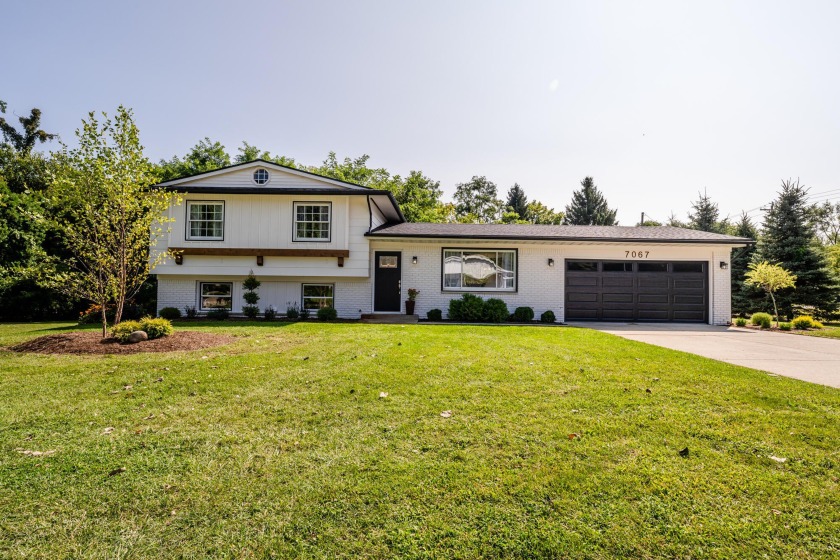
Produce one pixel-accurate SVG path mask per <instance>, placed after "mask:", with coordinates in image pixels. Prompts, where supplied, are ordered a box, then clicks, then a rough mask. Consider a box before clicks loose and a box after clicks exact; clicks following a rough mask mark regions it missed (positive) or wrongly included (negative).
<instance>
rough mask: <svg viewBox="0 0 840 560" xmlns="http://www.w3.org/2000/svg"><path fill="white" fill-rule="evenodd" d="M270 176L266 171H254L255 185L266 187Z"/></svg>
mask: <svg viewBox="0 0 840 560" xmlns="http://www.w3.org/2000/svg"><path fill="white" fill-rule="evenodd" d="M269 179H270V176H269V174H268V171H266V170H265V169H257V170H256V171H254V183H256V184H257V185H265V184H266V183H268V180H269Z"/></svg>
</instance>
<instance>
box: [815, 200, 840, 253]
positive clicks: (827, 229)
mask: <svg viewBox="0 0 840 560" xmlns="http://www.w3.org/2000/svg"><path fill="white" fill-rule="evenodd" d="M811 215H812V219H813V221H814V225H815V227H816V229H817V235H819V237H820V239H821V240H822V241H823V243H825V244H826V245H837V244H838V243H840V202H836V203H831V202H823V203H822V204H815V205H814V206H812V208H811Z"/></svg>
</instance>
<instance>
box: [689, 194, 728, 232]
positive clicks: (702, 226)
mask: <svg viewBox="0 0 840 560" xmlns="http://www.w3.org/2000/svg"><path fill="white" fill-rule="evenodd" d="M699 197H700V198H698V199H697V201H696V202H692V203H691V209H692V210H693V211H694V213H693V214H692V213H689V214H688V227H690V228H691V229H699V230H700V231H710V232H713V233H721V232H722V231H723V229H724V228H725V223H722V222H720V221H718V216H719V215H720V210H719V209H718V205H717V203H715V202H712V199H711V198H709V195H708V194H706V192H705V191H703V194H699Z"/></svg>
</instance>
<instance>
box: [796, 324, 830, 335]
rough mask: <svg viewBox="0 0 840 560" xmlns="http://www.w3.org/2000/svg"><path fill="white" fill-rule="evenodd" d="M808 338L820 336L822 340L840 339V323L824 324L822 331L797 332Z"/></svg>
mask: <svg viewBox="0 0 840 560" xmlns="http://www.w3.org/2000/svg"><path fill="white" fill-rule="evenodd" d="M796 332H797V333H798V334H804V335H806V336H819V337H821V338H840V323H823V328H821V329H810V330H807V331H796Z"/></svg>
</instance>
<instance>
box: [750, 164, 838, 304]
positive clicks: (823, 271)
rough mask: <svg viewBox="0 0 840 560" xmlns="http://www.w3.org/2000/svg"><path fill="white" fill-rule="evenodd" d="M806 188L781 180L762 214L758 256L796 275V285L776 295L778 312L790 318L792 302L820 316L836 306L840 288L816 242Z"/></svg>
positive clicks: (797, 182) (796, 183)
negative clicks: (761, 231) (776, 192)
mask: <svg viewBox="0 0 840 560" xmlns="http://www.w3.org/2000/svg"><path fill="white" fill-rule="evenodd" d="M807 196H808V190H807V189H806V188H805V187H804V186H802V185H800V184H799V181H796V182H793V181H790V180H788V181H784V182H783V183H782V190H781V192H780V193H779V198H778V199H776V200H775V201H774V202H773V203H771V204H770V209H769V211H768V212H767V214H766V215H765V217H764V231H763V233H762V237H761V242H760V243H759V246H758V251H757V258H758V259H760V260H762V261H768V262H770V263H772V264H778V265H781V266H782V267H784V268H785V269H786V270H788V271H790V272H791V273H793V274H794V275H796V277H797V281H796V288H795V289H786V290H782V291H780V292H779V293H778V295H777V300H778V302H779V311H780V312H781V313H782V314H783V315H786V316H787V317H791V316H792V314H793V306H794V305H806V306H813V307H814V308H816V309H817V310H818V312H819V313H820V314H822V315H824V314H826V313H827V312H832V311H834V310H836V309H837V307H838V297H840V290H838V286H837V285H836V283H835V282H834V280H833V279H832V277H831V274H830V271H829V270H828V263H827V262H826V259H825V254H824V252H823V251H822V248H821V247H820V245H819V241H818V240H817V237H816V233H815V230H814V224H813V222H812V221H811V216H810V207H809V206H808V204H807V202H806V200H807Z"/></svg>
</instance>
